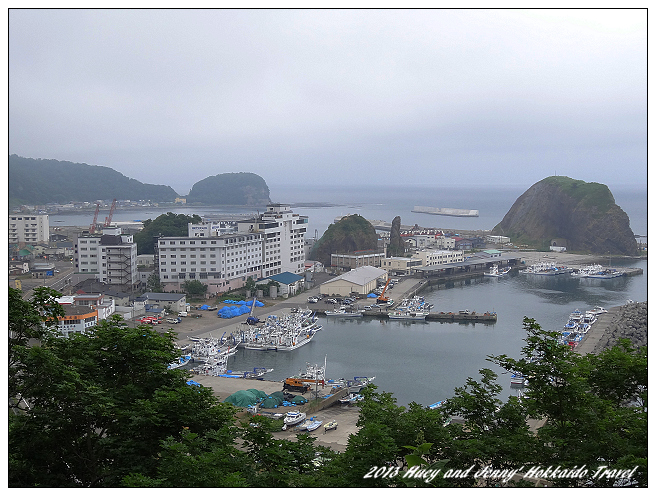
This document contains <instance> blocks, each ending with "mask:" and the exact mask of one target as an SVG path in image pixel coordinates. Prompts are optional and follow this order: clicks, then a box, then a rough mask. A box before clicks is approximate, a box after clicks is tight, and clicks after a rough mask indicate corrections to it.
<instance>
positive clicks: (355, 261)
mask: <svg viewBox="0 0 656 496" xmlns="http://www.w3.org/2000/svg"><path fill="white" fill-rule="evenodd" d="M384 258H385V253H384V252H380V253H376V250H366V251H360V252H354V253H343V254H341V253H332V254H331V255H330V265H331V266H332V267H340V268H342V269H357V268H358V267H364V266H365V265H368V266H370V267H380V266H381V262H382V260H383V259H384Z"/></svg>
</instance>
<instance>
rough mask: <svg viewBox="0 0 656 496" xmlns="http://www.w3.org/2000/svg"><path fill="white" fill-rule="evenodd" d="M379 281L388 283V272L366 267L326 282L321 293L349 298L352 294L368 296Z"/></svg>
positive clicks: (321, 288)
mask: <svg viewBox="0 0 656 496" xmlns="http://www.w3.org/2000/svg"><path fill="white" fill-rule="evenodd" d="M378 280H384V281H386V280H387V271H386V270H383V269H379V268H376V267H371V266H369V265H365V266H364V267H358V268H357V269H353V270H350V271H348V272H345V273H344V274H342V275H341V276H337V277H335V278H333V279H330V280H329V281H326V282H325V283H323V284H322V285H321V286H320V289H319V291H320V292H321V294H324V295H330V296H333V295H339V296H348V295H350V294H351V293H357V294H360V295H366V294H369V293H371V291H373V290H374V289H376V286H378Z"/></svg>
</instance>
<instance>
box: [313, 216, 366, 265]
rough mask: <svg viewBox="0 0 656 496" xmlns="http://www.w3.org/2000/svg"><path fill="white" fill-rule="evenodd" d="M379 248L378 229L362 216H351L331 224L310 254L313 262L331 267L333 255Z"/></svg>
mask: <svg viewBox="0 0 656 496" xmlns="http://www.w3.org/2000/svg"><path fill="white" fill-rule="evenodd" d="M377 247H378V234H376V229H374V226H372V225H371V222H369V221H368V220H367V219H365V218H364V217H362V216H361V215H357V214H355V215H349V216H347V217H343V218H342V219H341V220H340V221H339V222H337V223H335V224H331V225H330V226H328V229H326V232H325V233H323V236H321V238H320V239H319V241H317V243H316V244H315V245H314V248H312V252H311V253H310V259H311V260H318V261H319V262H321V263H322V264H324V266H326V267H329V266H330V265H331V264H330V255H331V254H333V253H342V254H343V253H352V252H354V251H359V250H375V249H376V248H377Z"/></svg>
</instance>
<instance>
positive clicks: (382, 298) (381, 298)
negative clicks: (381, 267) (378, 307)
mask: <svg viewBox="0 0 656 496" xmlns="http://www.w3.org/2000/svg"><path fill="white" fill-rule="evenodd" d="M390 281H391V279H390V278H387V282H386V283H385V287H384V288H383V292H382V293H380V296H379V297H378V299H376V303H387V302H388V300H389V298H387V296H385V291H386V290H387V285H388V284H389V283H390Z"/></svg>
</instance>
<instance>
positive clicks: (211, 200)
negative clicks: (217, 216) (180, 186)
mask: <svg viewBox="0 0 656 496" xmlns="http://www.w3.org/2000/svg"><path fill="white" fill-rule="evenodd" d="M270 202H271V200H270V199H269V186H267V183H266V182H265V181H264V179H262V178H261V177H260V176H258V175H257V174H253V173H252V172H229V173H225V174H217V175H216V176H209V177H206V178H205V179H202V180H201V181H198V182H197V183H196V184H194V185H193V186H192V188H191V191H190V192H189V195H187V203H188V204H189V203H204V204H209V205H267V204H268V203H270Z"/></svg>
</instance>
